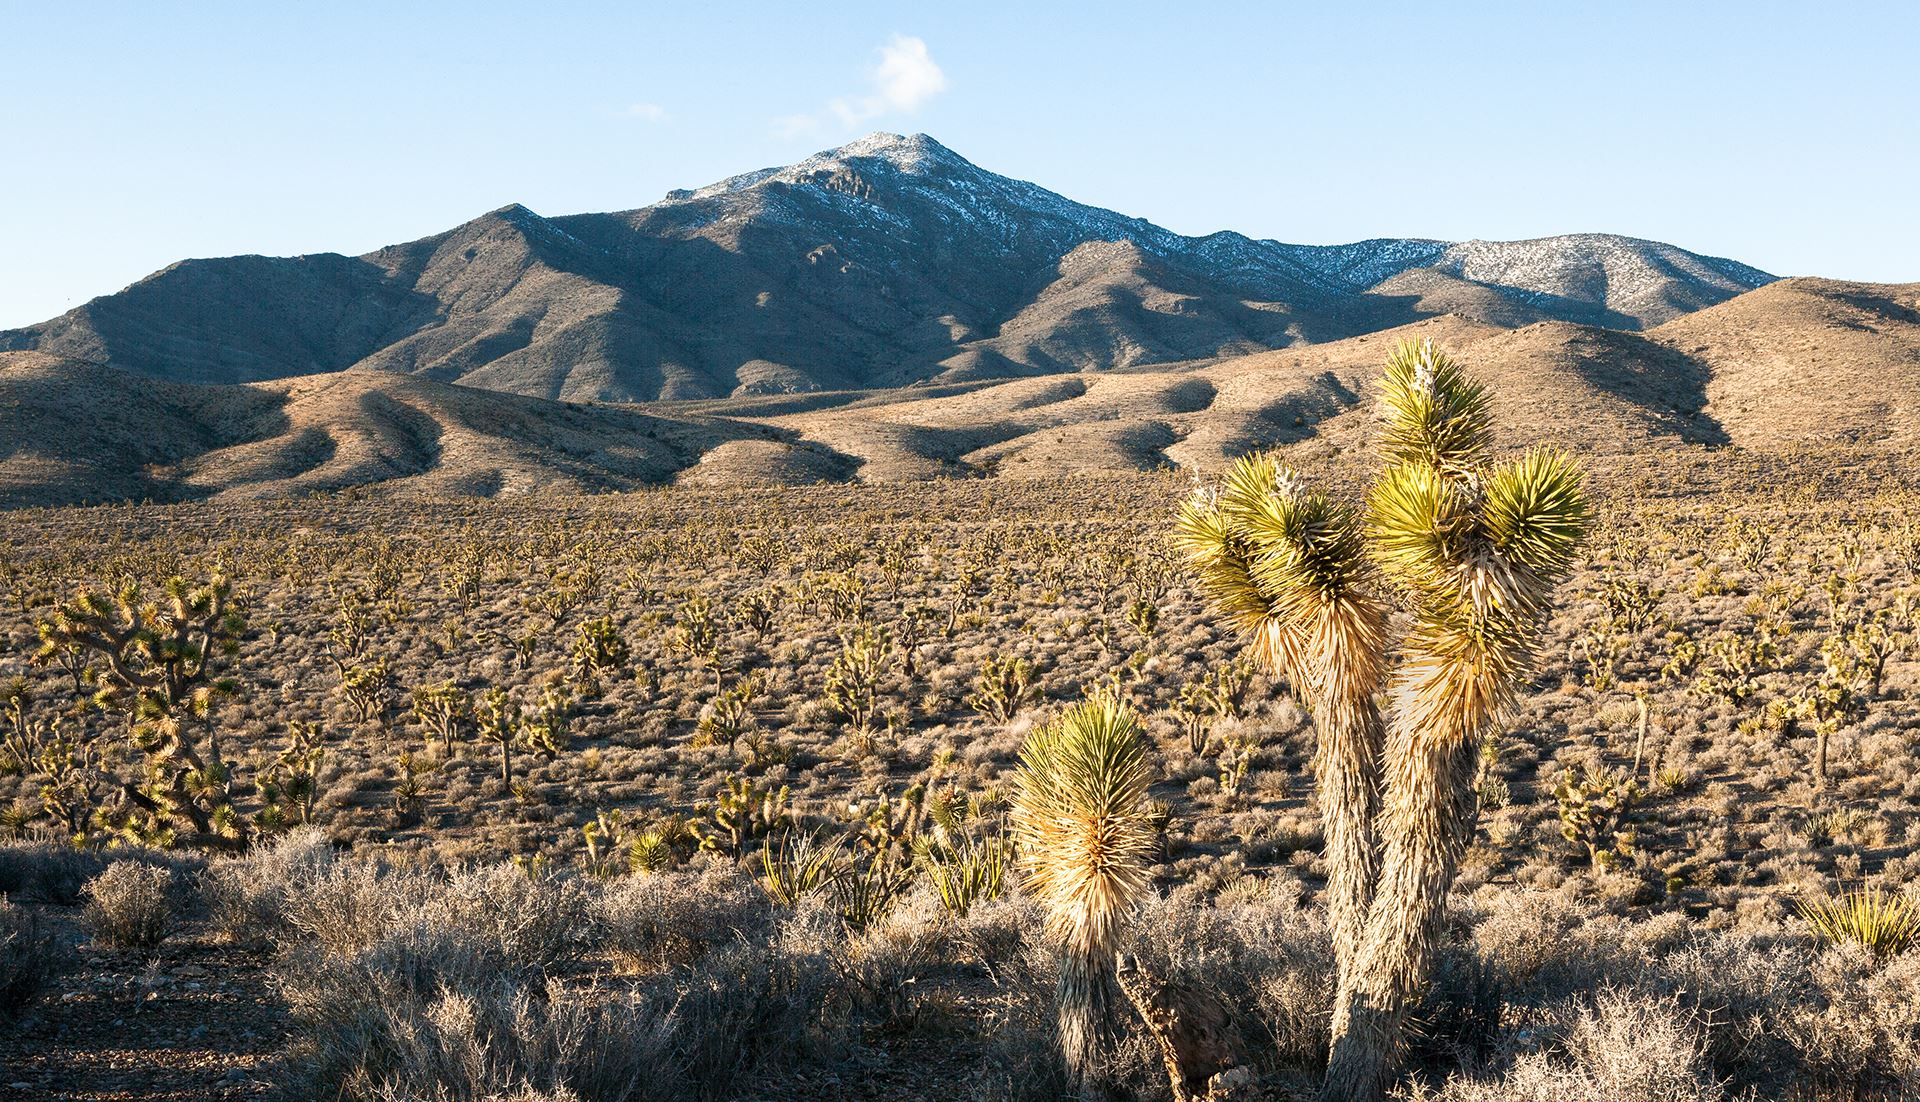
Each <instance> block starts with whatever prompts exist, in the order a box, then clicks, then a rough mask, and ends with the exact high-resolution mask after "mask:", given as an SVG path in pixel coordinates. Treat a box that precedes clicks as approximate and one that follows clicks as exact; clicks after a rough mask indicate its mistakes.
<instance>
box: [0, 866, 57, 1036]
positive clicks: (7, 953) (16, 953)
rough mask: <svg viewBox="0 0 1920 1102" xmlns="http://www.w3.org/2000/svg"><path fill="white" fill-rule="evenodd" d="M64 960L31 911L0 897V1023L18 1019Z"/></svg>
mask: <svg viewBox="0 0 1920 1102" xmlns="http://www.w3.org/2000/svg"><path fill="white" fill-rule="evenodd" d="M65 958H66V953H65V950H64V947H63V946H61V945H59V944H58V943H56V942H55V941H54V938H53V934H52V932H51V931H49V930H48V929H46V927H45V926H44V925H43V924H42V923H41V922H40V920H39V918H38V917H37V916H36V915H35V914H34V913H33V912H32V911H29V910H27V909H26V908H25V907H22V906H20V905H18V904H16V903H13V902H11V901H9V900H8V899H7V897H6V896H4V895H0V1023H5V1022H10V1021H12V1020H13V1019H14V1018H16V1017H17V1016H19V1014H20V1011H21V1010H22V1009H23V1008H24V1007H25V1006H26V1005H27V1004H28V1003H30V1002H32V1001H33V999H34V997H35V996H36V995H38V994H39V993H40V991H41V989H42V988H44V987H45V986H46V985H47V983H48V981H49V980H51V979H52V978H53V977H54V976H55V975H56V974H58V973H59V972H60V971H61V969H62V967H63V966H64V965H65V963H66V959H65Z"/></svg>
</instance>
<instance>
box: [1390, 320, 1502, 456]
mask: <svg viewBox="0 0 1920 1102" xmlns="http://www.w3.org/2000/svg"><path fill="white" fill-rule="evenodd" d="M1488 405H1489V402H1488V398H1487V392H1486V389H1485V388H1484V387H1482V386H1481V385H1480V384H1479V383H1477V382H1474V381H1473V379H1472V378H1470V377H1469V376H1468V375H1467V373H1466V372H1465V371H1464V370H1463V369H1462V368H1461V367H1460V365H1459V364H1456V363H1454V362H1453V360H1452V359H1451V358H1450V357H1449V356H1447V354H1446V353H1444V352H1442V351H1440V350H1439V349H1438V348H1436V347H1434V344H1433V342H1432V341H1431V340H1426V341H1421V342H1420V343H1419V344H1415V343H1413V342H1412V341H1403V342H1401V343H1400V344H1399V345H1398V346H1396V347H1395V348H1394V350H1393V352H1392V353H1390V354H1389V355H1388V357H1387V374H1386V379H1385V381H1384V383H1383V385H1382V388H1381V396H1380V409H1381V415H1382V421H1383V425H1382V427H1381V431H1380V454H1381V456H1382V457H1383V458H1385V459H1386V461H1387V462H1388V463H1389V464H1401V463H1418V464H1425V465H1427V466H1430V467H1434V468H1437V469H1439V470H1441V471H1463V470H1468V469H1471V468H1472V467H1474V466H1476V465H1478V464H1479V463H1480V462H1481V461H1482V460H1483V459H1484V458H1485V456H1486V451H1487V445H1488V443H1489V442H1490V441H1491V434H1492V424H1491V420H1490V418H1489V417H1488V416H1487V409H1488Z"/></svg>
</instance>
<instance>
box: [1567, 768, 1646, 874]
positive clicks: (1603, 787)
mask: <svg viewBox="0 0 1920 1102" xmlns="http://www.w3.org/2000/svg"><path fill="white" fill-rule="evenodd" d="M1553 798H1554V800H1555V801H1557V802H1558V803H1559V805H1560V836H1561V837H1563V838H1565V839H1566V840H1567V841H1569V842H1572V843H1574V844H1575V845H1579V846H1584V847H1586V851H1587V862H1588V863H1589V864H1590V865H1592V866H1593V867H1594V868H1595V869H1611V868H1613V867H1614V866H1616V865H1618V864H1619V863H1620V861H1621V860H1623V859H1626V858H1631V857H1632V856H1633V853H1634V843H1635V841H1636V833H1637V832H1636V831H1635V829H1634V809H1635V808H1636V807H1637V806H1638V804H1639V802H1640V787H1639V786H1638V785H1637V784H1635V783H1634V781H1633V778H1632V777H1631V776H1629V775H1628V774H1626V773H1623V772H1621V771H1620V770H1618V769H1595V768H1593V767H1591V766H1589V767H1587V768H1586V769H1585V770H1584V771H1582V772H1580V773H1575V772H1574V771H1573V770H1571V769H1568V770H1566V771H1564V772H1562V773H1561V774H1560V780H1559V782H1558V783H1556V784H1555V785H1554V786H1553Z"/></svg>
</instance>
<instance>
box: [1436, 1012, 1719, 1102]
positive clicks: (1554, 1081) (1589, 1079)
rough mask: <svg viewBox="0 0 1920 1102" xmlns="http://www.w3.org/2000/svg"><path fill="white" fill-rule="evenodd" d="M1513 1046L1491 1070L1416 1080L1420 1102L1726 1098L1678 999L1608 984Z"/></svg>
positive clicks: (1517, 1037)
mask: <svg viewBox="0 0 1920 1102" xmlns="http://www.w3.org/2000/svg"><path fill="white" fill-rule="evenodd" d="M1508 1040H1509V1042H1510V1045H1511V1047H1512V1051H1511V1052H1510V1053H1509V1054H1508V1056H1507V1057H1506V1059H1505V1061H1503V1066H1501V1067H1500V1068H1499V1069H1498V1070H1497V1071H1496V1072H1494V1073H1492V1074H1485V1075H1462V1076H1457V1077H1455V1078H1452V1079H1450V1080H1448V1081H1447V1082H1446V1083H1445V1085H1444V1086H1441V1087H1439V1088H1437V1089H1434V1088H1425V1087H1421V1086H1419V1085H1417V1084H1416V1085H1415V1086H1414V1088H1413V1090H1412V1091H1411V1093H1410V1095H1409V1097H1410V1098H1412V1099H1414V1100H1417V1102H1716V1100H1718V1099H1723V1098H1726V1097H1727V1094H1726V1091H1725V1089H1724V1088H1723V1087H1722V1086H1721V1085H1720V1084H1719V1083H1718V1082H1716V1081H1715V1080H1714V1079H1713V1077H1712V1075H1711V1074H1710V1073H1709V1072H1708V1071H1707V1069H1706V1067H1705V1066H1704V1061H1703V1060H1702V1058H1701V1039H1700V1035H1699V1033H1698V1031H1697V1030H1696V1029H1695V1028H1694V1027H1693V1026H1692V1025H1691V1023H1690V1022H1689V1021H1688V1020H1687V1017H1686V1016H1685V1015H1684V1014H1683V1013H1681V1012H1680V1010H1679V1009H1678V1008H1677V1007H1676V1006H1675V1005H1674V1003H1673V1002H1672V1001H1671V1000H1662V999H1658V998H1654V997H1652V996H1649V995H1646V994H1644V993H1642V992H1636V991H1626V990H1618V989H1613V988H1605V989H1602V990H1601V991H1600V992H1599V993H1598V994H1597V995H1596V996H1595V997H1594V999H1593V1003H1592V1005H1591V1006H1581V1007H1578V1008H1577V1009H1570V1010H1568V1011H1567V1012H1565V1013H1564V1014H1563V1015H1562V1016H1560V1017H1558V1018H1557V1019H1553V1020H1549V1021H1547V1022H1544V1023H1540V1024H1539V1025H1537V1026H1533V1027H1530V1028H1527V1029H1523V1030H1515V1031H1513V1032H1512V1033H1510V1034H1509V1035H1508Z"/></svg>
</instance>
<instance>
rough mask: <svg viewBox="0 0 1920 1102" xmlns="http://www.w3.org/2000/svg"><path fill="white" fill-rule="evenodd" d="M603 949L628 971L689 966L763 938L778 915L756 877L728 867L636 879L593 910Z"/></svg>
mask: <svg viewBox="0 0 1920 1102" xmlns="http://www.w3.org/2000/svg"><path fill="white" fill-rule="evenodd" d="M593 921H594V923H595V925H596V926H597V927H598V930H599V936H598V939H597V945H598V946H599V948H601V949H602V950H604V951H605V952H607V953H609V954H611V955H612V956H613V957H614V958H615V959H616V960H617V961H619V962H620V963H621V964H622V965H624V966H625V967H627V968H629V969H632V970H635V971H647V970H655V969H659V968H664V967H667V966H671V965H675V964H689V963H692V962H694V961H697V960H699V959H700V958H701V957H703V956H705V955H706V954H707V953H710V952H712V951H713V950H715V949H716V948H718V947H720V946H722V945H725V944H727V943H728V942H731V941H735V940H738V939H740V938H743V937H748V936H753V935H763V934H764V933H765V931H766V930H767V929H768V928H769V927H770V925H771V924H772V922H773V908H772V905H771V902H770V900H769V899H768V898H767V895H766V893H765V892H763V891H761V890H760V888H759V886H758V885H757V884H755V883H754V882H753V880H752V878H751V877H749V876H748V875H747V874H746V873H744V872H742V871H740V870H739V869H737V868H735V867H734V866H733V865H731V864H729V863H728V862H725V861H721V860H705V861H699V862H696V863H695V864H694V865H693V866H692V867H690V868H686V869H675V870H671V871H667V872H660V873H653V874H649V875H644V876H629V877H626V878H623V879H621V880H618V881H615V882H613V883H611V884H608V885H607V886H606V888H605V889H604V890H603V891H602V892H601V893H600V895H599V897H598V898H597V899H596V900H595V902H594V905H593Z"/></svg>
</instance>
